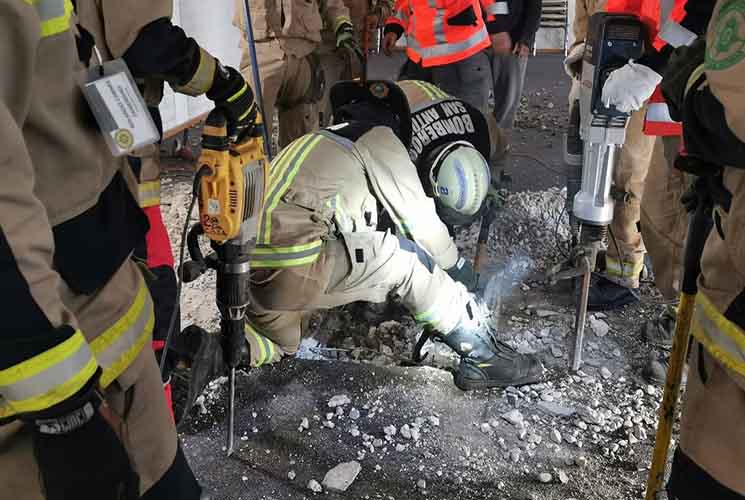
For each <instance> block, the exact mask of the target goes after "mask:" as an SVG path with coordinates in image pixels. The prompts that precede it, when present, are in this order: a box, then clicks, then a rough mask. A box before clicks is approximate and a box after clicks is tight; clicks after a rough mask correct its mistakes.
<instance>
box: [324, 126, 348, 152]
mask: <svg viewBox="0 0 745 500" xmlns="http://www.w3.org/2000/svg"><path fill="white" fill-rule="evenodd" d="M318 134H320V135H322V136H324V137H325V138H326V139H329V140H330V141H333V142H335V143H336V144H338V145H339V146H341V147H343V148H344V149H346V150H347V151H349V152H353V151H356V150H357V147H356V146H355V145H354V142H352V141H350V140H349V139H347V138H346V137H342V136H340V135H336V134H334V133H333V132H331V131H328V130H319V131H318Z"/></svg>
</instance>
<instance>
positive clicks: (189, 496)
mask: <svg viewBox="0 0 745 500" xmlns="http://www.w3.org/2000/svg"><path fill="white" fill-rule="evenodd" d="M201 495H202V488H201V486H199V483H198V482H197V478H196V477H194V473H193V472H192V470H191V467H189V463H188V462H187V461H186V456H185V455H184V452H183V450H182V449H181V443H179V445H178V448H177V449H176V458H174V459H173V464H171V466H170V467H169V468H168V470H167V471H166V472H165V474H163V477H161V478H160V479H159V480H158V482H157V483H155V484H154V485H153V486H152V487H151V488H150V489H149V490H147V491H146V492H145V493H144V494H143V495H142V500H173V499H176V498H178V499H179V500H200V498H201Z"/></svg>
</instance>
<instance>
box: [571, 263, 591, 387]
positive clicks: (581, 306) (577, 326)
mask: <svg viewBox="0 0 745 500" xmlns="http://www.w3.org/2000/svg"><path fill="white" fill-rule="evenodd" d="M582 265H583V266H584V268H585V269H584V271H585V272H584V273H583V274H582V284H581V287H582V288H581V289H580V296H579V303H578V304H577V311H576V313H575V317H574V352H573V353H572V371H573V372H576V371H578V370H579V369H580V368H581V367H582V347H583V345H584V342H585V322H586V320H587V301H588V299H589V296H590V277H591V276H592V272H591V270H590V263H589V261H588V260H587V258H586V257H583V258H582Z"/></svg>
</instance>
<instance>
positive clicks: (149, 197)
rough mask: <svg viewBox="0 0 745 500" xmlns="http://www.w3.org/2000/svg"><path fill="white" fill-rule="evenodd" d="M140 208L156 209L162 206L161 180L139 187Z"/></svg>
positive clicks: (144, 183) (145, 183)
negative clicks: (157, 206) (155, 207)
mask: <svg viewBox="0 0 745 500" xmlns="http://www.w3.org/2000/svg"><path fill="white" fill-rule="evenodd" d="M138 192H139V200H140V207H142V208H147V207H154V206H156V205H160V179H158V180H155V181H149V182H143V183H141V184H139V185H138Z"/></svg>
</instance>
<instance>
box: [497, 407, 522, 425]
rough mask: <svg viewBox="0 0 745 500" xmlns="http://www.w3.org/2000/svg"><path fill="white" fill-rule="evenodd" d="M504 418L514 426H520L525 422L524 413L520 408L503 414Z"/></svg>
mask: <svg viewBox="0 0 745 500" xmlns="http://www.w3.org/2000/svg"><path fill="white" fill-rule="evenodd" d="M502 418H503V419H505V420H506V421H508V422H509V423H511V424H512V425H514V426H518V425H520V424H522V423H523V420H524V419H523V414H522V413H520V411H519V410H517V409H515V410H510V411H508V412H507V413H504V414H503V415H502Z"/></svg>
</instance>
